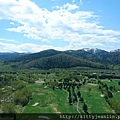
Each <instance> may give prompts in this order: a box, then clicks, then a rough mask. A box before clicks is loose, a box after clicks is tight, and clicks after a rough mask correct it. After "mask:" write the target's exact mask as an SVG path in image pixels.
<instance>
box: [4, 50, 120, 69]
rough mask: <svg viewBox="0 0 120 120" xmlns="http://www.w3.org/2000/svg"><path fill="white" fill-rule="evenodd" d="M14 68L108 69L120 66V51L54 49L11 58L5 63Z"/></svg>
mask: <svg viewBox="0 0 120 120" xmlns="http://www.w3.org/2000/svg"><path fill="white" fill-rule="evenodd" d="M5 63H7V64H10V65H11V66H12V67H14V68H21V69H26V68H27V69H30V68H38V69H51V68H71V67H91V68H108V67H106V66H108V65H111V64H113V65H120V51H119V50H115V51H114V52H108V51H105V50H101V49H97V48H96V49H89V48H85V49H80V50H67V51H57V50H53V49H49V50H44V51H41V52H37V53H31V54H23V55H18V56H15V57H13V56H12V57H11V59H8V60H7V61H5Z"/></svg>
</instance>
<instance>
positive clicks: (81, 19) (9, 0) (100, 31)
mask: <svg viewBox="0 0 120 120" xmlns="http://www.w3.org/2000/svg"><path fill="white" fill-rule="evenodd" d="M72 2H75V1H74V0H72ZM80 4H83V1H82V0H80ZM98 18H99V16H97V15H95V14H94V13H93V12H91V11H80V10H79V6H77V5H76V4H74V3H73V4H70V3H66V4H65V5H63V6H56V9H54V10H53V11H49V10H47V9H45V8H44V9H43V8H40V7H38V6H37V5H36V4H35V3H33V2H32V1H30V0H19V1H18V0H1V1H0V20H2V19H6V20H11V21H13V22H11V23H10V24H13V25H14V26H13V28H7V29H6V30H8V31H10V32H18V33H21V34H23V36H25V37H27V38H29V39H32V40H40V41H43V42H50V41H51V40H56V41H57V40H58V39H59V40H60V39H61V40H64V41H68V42H69V45H68V46H67V48H71V49H72V48H79V47H81V46H83V47H84V46H86V45H87V46H92V45H93V46H104V45H103V44H104V43H108V42H109V43H117V42H119V39H118V36H120V31H114V30H106V29H105V28H104V27H103V26H100V25H99V23H98V20H97V19H98ZM14 23H19V26H16V25H15V24H14ZM27 45H28V44H25V46H27ZM29 45H30V44H29ZM35 47H36V48H38V47H40V46H36V45H33V46H32V48H33V50H34V51H36V49H35ZM47 47H48V46H47ZM52 47H53V46H52ZM18 48H21V49H23V48H25V49H26V50H27V48H26V47H24V46H23V45H22V46H21V47H20V46H19V47H18ZM48 48H49V47H48ZM16 49H17V47H16Z"/></svg>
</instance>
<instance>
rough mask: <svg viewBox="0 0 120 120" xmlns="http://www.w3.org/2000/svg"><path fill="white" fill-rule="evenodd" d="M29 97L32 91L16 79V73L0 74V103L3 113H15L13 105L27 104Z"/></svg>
mask: <svg viewBox="0 0 120 120" xmlns="http://www.w3.org/2000/svg"><path fill="white" fill-rule="evenodd" d="M31 97H32V92H31V91H30V90H29V89H28V88H27V87H26V85H25V83H24V82H23V81H21V80H20V79H18V75H17V74H9V73H7V74H6V73H5V74H4V73H3V74H1V75H0V105H1V106H2V107H1V108H2V112H3V113H15V112H16V107H15V106H16V105H21V106H25V105H27V104H28V102H29V100H30V98H31Z"/></svg>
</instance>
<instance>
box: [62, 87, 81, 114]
mask: <svg viewBox="0 0 120 120" xmlns="http://www.w3.org/2000/svg"><path fill="white" fill-rule="evenodd" d="M63 90H64V89H63ZM64 91H65V92H67V98H66V101H67V102H69V99H68V97H69V92H68V91H67V90H64ZM77 100H78V97H77ZM73 106H75V107H76V109H77V112H78V113H80V111H79V100H78V102H77V105H75V104H73Z"/></svg>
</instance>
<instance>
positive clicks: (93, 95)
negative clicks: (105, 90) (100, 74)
mask: <svg viewBox="0 0 120 120" xmlns="http://www.w3.org/2000/svg"><path fill="white" fill-rule="evenodd" d="M89 88H91V91H90V92H89V90H88V89H89ZM81 94H82V96H83V98H84V102H85V103H86V104H87V106H88V112H90V113H113V112H112V109H111V108H110V106H109V105H108V104H107V102H106V101H105V99H104V97H101V92H100V91H99V90H98V85H97V84H87V85H84V86H82V88H81Z"/></svg>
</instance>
